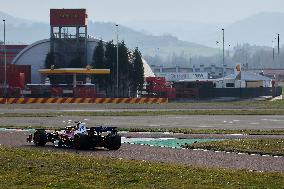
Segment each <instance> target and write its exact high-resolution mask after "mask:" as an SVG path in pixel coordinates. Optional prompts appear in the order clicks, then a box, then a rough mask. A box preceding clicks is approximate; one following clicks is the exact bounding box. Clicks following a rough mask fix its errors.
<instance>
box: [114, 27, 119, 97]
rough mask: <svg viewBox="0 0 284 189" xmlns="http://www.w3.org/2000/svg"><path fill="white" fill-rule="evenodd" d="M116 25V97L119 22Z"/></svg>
mask: <svg viewBox="0 0 284 189" xmlns="http://www.w3.org/2000/svg"><path fill="white" fill-rule="evenodd" d="M115 26H116V97H118V24H116V25H115Z"/></svg>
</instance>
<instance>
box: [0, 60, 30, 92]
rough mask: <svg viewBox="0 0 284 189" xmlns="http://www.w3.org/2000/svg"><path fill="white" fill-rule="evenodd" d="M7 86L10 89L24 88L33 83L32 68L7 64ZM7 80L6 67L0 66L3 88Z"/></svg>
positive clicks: (0, 78) (0, 81) (0, 84)
mask: <svg viewBox="0 0 284 189" xmlns="http://www.w3.org/2000/svg"><path fill="white" fill-rule="evenodd" d="M6 73H7V85H8V87H19V88H24V86H25V85H26V84H28V83H31V66H30V65H14V64H7V71H6ZM4 80H5V66H4V64H0V86H3V84H4Z"/></svg>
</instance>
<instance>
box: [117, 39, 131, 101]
mask: <svg viewBox="0 0 284 189" xmlns="http://www.w3.org/2000/svg"><path fill="white" fill-rule="evenodd" d="M118 62H119V64H118V65H119V69H118V75H119V96H121V97H127V96H128V90H129V64H130V61H129V51H128V48H127V47H126V45H125V43H124V41H122V42H121V43H119V44H118Z"/></svg>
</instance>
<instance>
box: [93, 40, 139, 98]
mask: <svg viewBox="0 0 284 189" xmlns="http://www.w3.org/2000/svg"><path fill="white" fill-rule="evenodd" d="M117 60H118V61H117ZM92 67H93V68H96V69H110V70H111V73H110V75H95V76H94V80H95V83H96V84H97V85H98V87H97V89H98V90H99V91H104V92H105V93H106V94H107V96H118V97H128V96H135V95H136V93H137V91H141V90H142V89H143V83H144V67H143V61H142V56H141V53H140V51H139V50H138V48H136V49H135V50H134V51H130V50H129V49H128V48H127V47H126V45H125V43H124V41H122V42H121V43H119V44H118V57H117V46H116V45H115V44H114V43H113V41H109V42H107V43H106V44H104V42H103V41H102V40H100V41H99V43H98V45H97V47H96V48H95V50H94V54H93V61H92Z"/></svg>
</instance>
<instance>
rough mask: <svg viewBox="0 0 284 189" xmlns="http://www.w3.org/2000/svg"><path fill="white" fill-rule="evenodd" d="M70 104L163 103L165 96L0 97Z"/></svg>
mask: <svg viewBox="0 0 284 189" xmlns="http://www.w3.org/2000/svg"><path fill="white" fill-rule="evenodd" d="M6 103H7V104H36V103H38V104H45V103H49V104H63V103H67V104H72V103H74V104H75V103H92V104H106V103H114V104H119V103H127V104H163V103H168V99H167V98H7V99H5V98H0V104H6Z"/></svg>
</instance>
